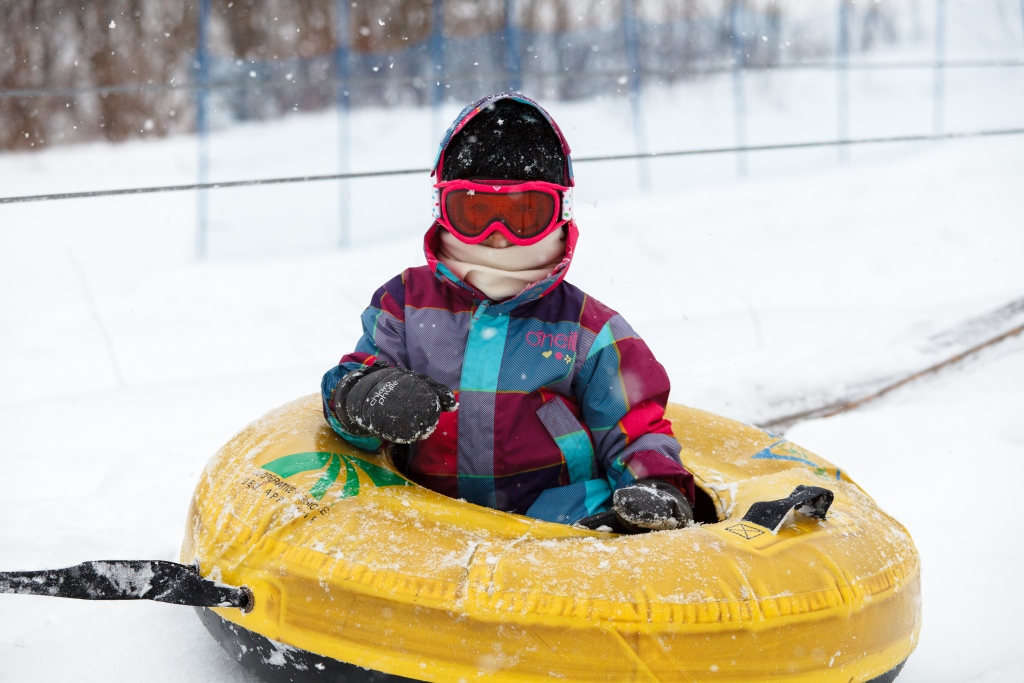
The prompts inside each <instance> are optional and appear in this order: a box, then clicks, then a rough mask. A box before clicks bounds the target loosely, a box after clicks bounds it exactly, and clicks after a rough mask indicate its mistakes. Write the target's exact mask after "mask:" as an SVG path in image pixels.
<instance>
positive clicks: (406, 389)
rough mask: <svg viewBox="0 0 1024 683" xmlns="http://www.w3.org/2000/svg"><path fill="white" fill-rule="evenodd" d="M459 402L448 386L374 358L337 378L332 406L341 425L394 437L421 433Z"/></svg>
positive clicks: (415, 437) (400, 439)
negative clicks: (365, 365)
mask: <svg viewBox="0 0 1024 683" xmlns="http://www.w3.org/2000/svg"><path fill="white" fill-rule="evenodd" d="M457 407H458V403H457V402H456V400H455V395H454V394H452V391H451V389H449V388H448V387H446V386H445V385H443V384H441V383H440V382H437V381H435V380H433V379H431V378H430V377H427V376H426V375H421V374H419V373H417V372H410V371H408V370H403V369H402V368H393V367H388V366H387V365H383V364H374V365H371V366H370V367H366V368H360V369H359V370H353V371H352V372H350V373H348V374H347V375H345V378H344V379H342V380H341V381H340V382H338V386H337V387H335V389H334V394H333V396H332V397H331V410H332V411H333V412H334V415H335V417H337V418H338V421H339V422H340V423H341V426H342V427H344V429H345V431H347V432H349V433H350V434H355V435H356V436H376V437H379V438H381V439H384V440H385V441H391V442H393V443H412V442H414V441H420V440H421V439H425V438H427V437H428V436H430V435H431V433H433V431H434V429H435V428H436V427H437V421H438V418H440V416H441V413H442V412H451V411H453V410H455V409H456V408H457Z"/></svg>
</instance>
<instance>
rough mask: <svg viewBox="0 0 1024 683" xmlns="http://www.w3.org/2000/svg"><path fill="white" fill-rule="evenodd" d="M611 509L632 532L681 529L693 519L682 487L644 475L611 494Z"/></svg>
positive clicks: (691, 510) (691, 509)
mask: <svg viewBox="0 0 1024 683" xmlns="http://www.w3.org/2000/svg"><path fill="white" fill-rule="evenodd" d="M612 511H613V512H614V513H615V516H616V517H617V518H618V520H619V523H620V524H622V526H624V527H625V528H626V530H627V531H628V532H629V533H634V534H635V533H642V532H644V531H659V530H664V529H678V528H679V527H683V526H686V525H687V524H689V523H690V522H692V521H693V508H692V507H690V502H689V501H688V500H686V496H684V495H683V494H682V493H681V492H680V491H679V489H677V488H676V487H675V486H672V484H669V483H668V482H665V481H661V480H660V479H641V480H640V481H638V482H636V483H635V484H632V485H631V486H624V487H623V488H621V489H618V490H616V491H615V493H614V494H613V495H612Z"/></svg>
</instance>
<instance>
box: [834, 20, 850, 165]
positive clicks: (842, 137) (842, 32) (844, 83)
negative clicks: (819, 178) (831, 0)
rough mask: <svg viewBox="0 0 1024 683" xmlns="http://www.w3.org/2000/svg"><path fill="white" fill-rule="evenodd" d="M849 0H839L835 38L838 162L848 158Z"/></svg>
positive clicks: (843, 162)
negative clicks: (837, 29)
mask: <svg viewBox="0 0 1024 683" xmlns="http://www.w3.org/2000/svg"><path fill="white" fill-rule="evenodd" d="M849 2H850V0H839V33H838V35H837V38H836V138H837V139H838V140H839V143H840V144H839V145H838V146H837V147H836V149H837V150H838V153H839V163H841V164H845V163H846V162H847V161H849V159H850V150H849V149H848V148H847V146H846V145H845V144H842V143H844V142H846V141H847V140H849V139H850V72H849V66H850V4H849Z"/></svg>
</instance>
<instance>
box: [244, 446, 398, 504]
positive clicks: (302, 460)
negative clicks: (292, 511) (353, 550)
mask: <svg viewBox="0 0 1024 683" xmlns="http://www.w3.org/2000/svg"><path fill="white" fill-rule="evenodd" d="M342 465H345V484H344V486H342V488H341V493H340V494H338V499H339V500H341V499H343V498H351V497H352V496H358V495H359V475H358V474H357V473H356V467H358V468H359V469H361V470H362V471H363V472H365V473H366V476H368V477H369V478H370V481H372V482H373V483H374V485H375V486H411V485H412V482H410V481H408V480H406V479H404V478H402V477H400V476H398V475H397V474H395V473H394V472H392V471H391V470H389V469H385V468H384V467H381V466H380V465H374V464H373V463H371V462H367V461H365V460H362V459H360V458H353V457H352V456H350V455H341V454H339V453H325V452H323V451H313V452H309V453H295V454H293V455H285V456H283V457H280V458H277V459H276V460H271V461H270V462H268V463H267V464H266V465H263V469H265V470H267V471H268V472H273V473H274V474H276V475H277V476H279V477H281V478H282V479H287V478H288V477H291V476H294V475H296V474H299V473H300V472H311V471H313V470H320V469H323V468H325V467H326V468H327V470H326V471H325V472H324V473H323V476H321V477H320V479H318V480H317V482H316V483H315V484H313V488H311V489H310V490H309V495H311V496H312V497H313V498H316V499H317V500H320V499H321V498H323V497H324V495H325V494H326V493H327V490H328V489H329V488H330V487H331V485H332V484H334V483H335V482H336V481H337V480H338V475H339V474H341V466H342Z"/></svg>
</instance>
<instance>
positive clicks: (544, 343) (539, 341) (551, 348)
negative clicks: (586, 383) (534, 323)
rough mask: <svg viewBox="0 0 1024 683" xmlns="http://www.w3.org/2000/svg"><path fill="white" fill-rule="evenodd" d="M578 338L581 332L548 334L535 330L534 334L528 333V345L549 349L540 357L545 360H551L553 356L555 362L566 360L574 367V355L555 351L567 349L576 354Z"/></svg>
mask: <svg viewBox="0 0 1024 683" xmlns="http://www.w3.org/2000/svg"><path fill="white" fill-rule="evenodd" d="M578 338H579V332H572V333H570V334H548V333H546V332H544V331H542V330H535V331H533V332H527V333H526V343H527V344H529V345H530V346H539V347H541V348H547V350H546V351H543V352H541V354H540V355H542V356H544V357H545V358H551V356H552V355H553V356H554V357H555V360H564V361H565V362H566V364H567V365H572V360H573V359H572V355H570V354H569V353H563V352H561V351H556V350H555V349H565V350H566V351H572V352H573V353H575V352H576V340H577V339H578Z"/></svg>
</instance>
